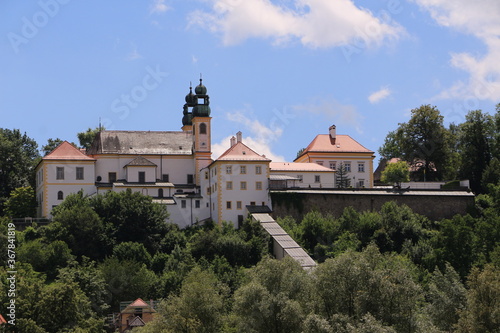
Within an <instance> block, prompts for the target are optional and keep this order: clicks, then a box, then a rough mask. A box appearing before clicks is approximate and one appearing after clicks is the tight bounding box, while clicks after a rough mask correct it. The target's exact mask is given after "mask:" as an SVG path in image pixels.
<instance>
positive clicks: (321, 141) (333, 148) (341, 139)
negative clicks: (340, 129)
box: [297, 134, 374, 158]
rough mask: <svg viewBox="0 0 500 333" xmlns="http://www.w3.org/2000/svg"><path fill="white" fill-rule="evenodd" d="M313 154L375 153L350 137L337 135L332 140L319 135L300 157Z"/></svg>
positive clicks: (327, 136) (326, 135) (324, 135)
mask: <svg viewBox="0 0 500 333" xmlns="http://www.w3.org/2000/svg"><path fill="white" fill-rule="evenodd" d="M311 152H315V153H319V152H321V153H323V152H324V153H370V154H374V152H373V151H371V150H369V149H367V148H365V147H364V146H363V145H361V144H360V143H359V142H357V141H356V140H354V139H353V138H351V137H350V136H349V135H342V134H340V135H336V137H335V139H332V138H331V137H330V135H329V134H318V135H317V136H316V137H315V138H314V140H313V141H312V142H311V143H310V144H309V146H307V148H306V149H305V150H304V151H303V152H302V154H300V156H302V155H304V154H306V153H311ZM300 156H299V157H300ZM297 158H298V157H297Z"/></svg>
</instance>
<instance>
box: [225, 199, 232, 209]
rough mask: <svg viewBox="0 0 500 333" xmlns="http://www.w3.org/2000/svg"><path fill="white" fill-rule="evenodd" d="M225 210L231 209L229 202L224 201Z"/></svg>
mask: <svg viewBox="0 0 500 333" xmlns="http://www.w3.org/2000/svg"><path fill="white" fill-rule="evenodd" d="M226 209H231V201H226Z"/></svg>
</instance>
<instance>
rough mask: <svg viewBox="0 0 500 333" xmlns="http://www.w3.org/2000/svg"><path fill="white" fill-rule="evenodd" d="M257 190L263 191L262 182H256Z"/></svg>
mask: <svg viewBox="0 0 500 333" xmlns="http://www.w3.org/2000/svg"><path fill="white" fill-rule="evenodd" d="M255 189H256V190H262V182H255Z"/></svg>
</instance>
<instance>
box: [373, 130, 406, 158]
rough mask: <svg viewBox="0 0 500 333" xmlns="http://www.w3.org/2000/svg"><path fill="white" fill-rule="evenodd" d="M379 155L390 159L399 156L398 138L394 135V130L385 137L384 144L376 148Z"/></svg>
mask: <svg viewBox="0 0 500 333" xmlns="http://www.w3.org/2000/svg"><path fill="white" fill-rule="evenodd" d="M378 153H379V155H380V156H381V157H382V158H384V159H386V160H390V159H391V158H394V157H401V155H402V153H401V149H400V148H399V144H398V138H397V136H396V131H391V132H389V134H387V136H386V137H385V140H384V144H383V145H382V147H380V148H379V149H378Z"/></svg>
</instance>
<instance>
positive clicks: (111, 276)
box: [98, 257, 159, 309]
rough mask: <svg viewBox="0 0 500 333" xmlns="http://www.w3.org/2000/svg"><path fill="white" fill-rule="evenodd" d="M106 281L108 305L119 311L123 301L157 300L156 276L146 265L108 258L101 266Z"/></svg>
mask: <svg viewBox="0 0 500 333" xmlns="http://www.w3.org/2000/svg"><path fill="white" fill-rule="evenodd" d="M98 268H99V270H100V271H101V273H102V276H103V277H104V280H105V281H106V284H107V286H108V291H109V293H110V298H109V301H108V304H109V305H110V306H111V308H112V309H117V307H118V305H119V303H120V302H122V301H130V300H135V299H137V298H139V297H140V298H143V299H155V298H156V297H158V296H159V295H158V294H156V292H155V288H154V287H155V286H156V283H157V277H156V275H155V274H154V273H153V272H152V271H150V270H149V269H147V267H146V265H144V264H142V263H138V262H136V261H128V260H124V261H120V260H118V258H115V257H111V258H106V259H105V260H104V261H103V262H102V263H101V264H100V265H99V266H98Z"/></svg>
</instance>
